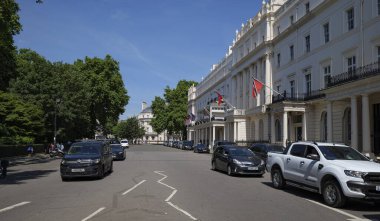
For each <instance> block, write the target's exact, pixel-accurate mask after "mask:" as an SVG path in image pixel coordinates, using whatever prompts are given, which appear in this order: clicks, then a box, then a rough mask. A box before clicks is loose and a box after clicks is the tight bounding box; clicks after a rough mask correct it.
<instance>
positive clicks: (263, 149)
mask: <svg viewBox="0 0 380 221" xmlns="http://www.w3.org/2000/svg"><path fill="white" fill-rule="evenodd" d="M249 149H250V150H251V151H252V152H253V153H254V154H255V155H256V156H258V157H260V158H261V159H263V160H264V161H265V162H267V159H268V152H276V153H282V152H284V149H285V148H284V147H283V146H281V145H276V144H269V143H256V144H252V145H251V146H250V147H249Z"/></svg>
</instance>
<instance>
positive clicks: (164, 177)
mask: <svg viewBox="0 0 380 221" xmlns="http://www.w3.org/2000/svg"><path fill="white" fill-rule="evenodd" d="M154 172H155V173H157V174H160V175H161V176H163V178H161V179H160V180H158V181H157V183H159V184H161V185H164V186H166V187H168V188H170V189H172V190H176V188H174V187H172V186H169V185H168V184H166V183H163V182H162V181H163V180H164V179H166V178H167V177H168V176H166V175H165V174H163V172H165V171H154Z"/></svg>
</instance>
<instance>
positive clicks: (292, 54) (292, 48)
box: [289, 45, 294, 61]
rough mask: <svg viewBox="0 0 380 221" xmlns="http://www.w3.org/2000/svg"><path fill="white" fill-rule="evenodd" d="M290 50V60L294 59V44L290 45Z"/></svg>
mask: <svg viewBox="0 0 380 221" xmlns="http://www.w3.org/2000/svg"><path fill="white" fill-rule="evenodd" d="M289 52H290V61H293V60H294V45H290V46H289Z"/></svg>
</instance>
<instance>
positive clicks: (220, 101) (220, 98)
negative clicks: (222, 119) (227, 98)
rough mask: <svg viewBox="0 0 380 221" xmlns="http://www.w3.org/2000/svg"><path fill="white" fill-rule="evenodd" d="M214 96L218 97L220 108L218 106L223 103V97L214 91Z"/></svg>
mask: <svg viewBox="0 0 380 221" xmlns="http://www.w3.org/2000/svg"><path fill="white" fill-rule="evenodd" d="M215 92H216V94H217V95H218V106H220V104H221V103H222V102H223V96H222V95H221V94H219V92H217V91H215Z"/></svg>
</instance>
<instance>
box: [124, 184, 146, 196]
mask: <svg viewBox="0 0 380 221" xmlns="http://www.w3.org/2000/svg"><path fill="white" fill-rule="evenodd" d="M145 181H146V180H142V181H141V182H140V183H138V184H136V185H134V186H133V187H132V188H130V189H129V190H127V191H125V192H124V193H123V194H121V195H123V196H124V195H125V194H127V193H129V192H131V191H132V190H134V189H136V188H137V187H138V186H139V185H141V184H142V183H144V182H145Z"/></svg>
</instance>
